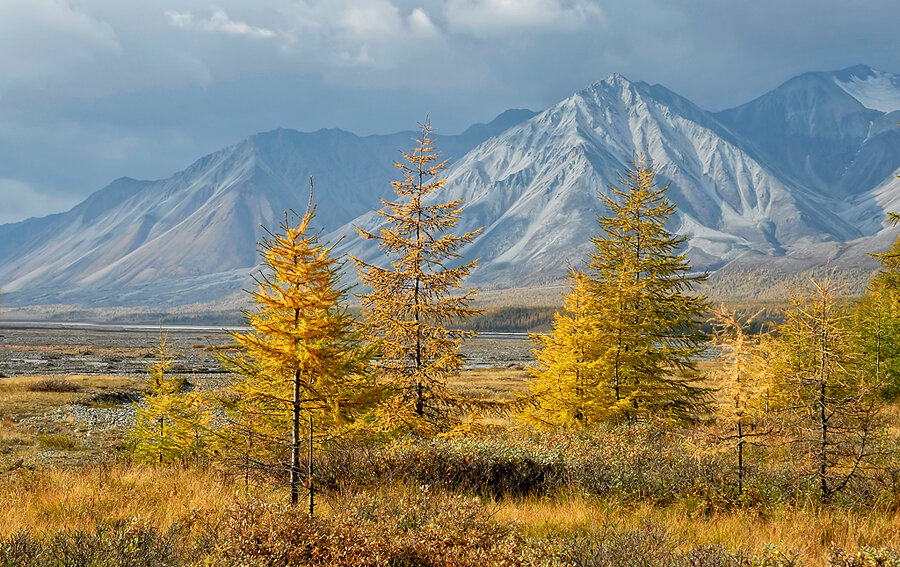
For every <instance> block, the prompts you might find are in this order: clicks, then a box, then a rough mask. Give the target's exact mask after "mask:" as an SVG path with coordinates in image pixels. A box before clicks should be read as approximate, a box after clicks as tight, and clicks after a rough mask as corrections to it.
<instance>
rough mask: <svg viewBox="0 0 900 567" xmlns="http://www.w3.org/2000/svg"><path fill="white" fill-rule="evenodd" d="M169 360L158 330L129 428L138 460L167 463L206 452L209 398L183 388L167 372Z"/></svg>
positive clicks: (178, 381) (208, 429)
mask: <svg viewBox="0 0 900 567" xmlns="http://www.w3.org/2000/svg"><path fill="white" fill-rule="evenodd" d="M173 364H174V361H173V359H172V355H171V352H170V350H169V349H168V347H167V344H166V337H165V336H164V335H162V334H160V342H159V345H158V346H157V353H156V361H155V362H153V363H152V364H151V365H150V366H149V367H148V371H149V373H150V376H149V377H148V379H147V386H148V388H147V392H146V393H145V394H144V396H143V399H142V401H141V403H140V404H137V407H136V412H135V423H134V427H132V429H131V430H130V431H129V437H130V438H131V439H132V442H133V443H134V455H135V458H137V459H138V460H140V461H145V462H151V463H155V464H167V463H171V462H174V461H178V460H181V459H187V458H203V457H206V456H208V454H209V452H210V447H211V440H212V439H211V437H212V436H211V433H210V432H211V424H212V402H211V400H210V399H209V398H208V396H206V395H205V393H203V392H200V391H197V390H195V391H192V392H188V391H184V389H185V380H184V378H183V377H181V376H177V375H175V376H173V375H172V374H171V373H170V370H171V369H172V366H173Z"/></svg>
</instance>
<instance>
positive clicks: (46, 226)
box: [0, 67, 900, 306]
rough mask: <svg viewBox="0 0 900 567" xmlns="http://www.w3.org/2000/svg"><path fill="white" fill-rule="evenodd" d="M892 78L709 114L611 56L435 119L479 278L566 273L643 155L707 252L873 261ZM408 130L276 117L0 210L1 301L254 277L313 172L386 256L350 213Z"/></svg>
mask: <svg viewBox="0 0 900 567" xmlns="http://www.w3.org/2000/svg"><path fill="white" fill-rule="evenodd" d="M897 84H898V80H896V76H894V75H890V74H887V73H882V72H879V71H874V70H872V69H869V68H867V67H854V68H851V69H847V70H844V71H840V72H835V73H809V74H806V75H802V76H800V77H797V78H795V79H792V80H790V81H788V82H787V83H785V84H784V85H782V86H781V87H779V88H778V89H775V90H774V91H772V92H771V93H768V94H766V95H763V96H762V97H759V98H757V99H755V100H754V101H751V102H749V103H747V104H746V105H743V106H740V107H738V108H736V109H732V110H729V111H724V112H721V113H715V114H714V113H710V112H707V111H705V110H703V109H701V108H699V107H697V106H696V105H694V104H693V103H691V102H690V101H689V100H687V99H685V98H683V97H681V96H679V95H677V94H676V93H673V92H672V91H669V90H668V89H666V88H664V87H662V86H660V85H649V84H647V83H642V82H631V81H629V80H627V79H625V78H624V77H622V76H619V75H613V76H610V77H608V78H607V79H604V80H602V81H599V82H597V83H594V84H593V85H591V86H590V87H588V88H586V89H584V90H582V91H580V92H578V93H575V94H574V95H572V96H571V97H569V98H567V99H565V100H563V101H560V102H559V103H558V104H556V105H554V106H552V107H551V108H549V109H547V110H545V111H544V112H541V113H539V114H535V113H533V112H531V111H526V110H513V111H507V112H506V113H504V114H502V115H500V116H498V117H497V118H496V119H495V120H494V121H492V122H491V123H489V124H481V125H475V126H473V127H471V128H469V129H467V130H466V131H465V132H463V133H462V134H460V135H457V136H439V137H437V139H436V146H437V147H438V149H439V150H441V152H442V155H443V157H445V158H450V159H451V166H450V168H449V169H448V170H447V185H446V187H447V192H446V193H445V194H444V195H442V196H440V197H439V198H441V199H453V198H460V199H462V200H463V205H464V207H465V210H464V212H463V215H462V219H461V226H460V227H458V230H460V231H468V230H474V229H477V228H479V227H484V230H483V232H482V233H481V234H480V235H479V237H478V238H477V240H476V241H475V242H474V243H473V244H472V246H470V247H469V248H468V249H467V250H466V251H465V253H466V256H467V258H479V266H478V269H477V270H475V271H474V272H473V276H472V281H473V282H474V283H476V284H477V285H479V286H481V287H483V288H505V287H521V286H536V285H543V284H547V283H558V282H560V281H562V280H564V279H565V276H566V272H567V269H568V267H569V266H573V265H578V264H579V263H580V262H582V261H583V259H584V258H585V257H586V254H587V253H588V252H589V251H590V249H591V243H590V238H591V237H592V236H595V235H596V234H597V232H598V228H597V217H598V215H601V214H604V210H603V205H602V199H601V198H600V195H599V193H600V192H602V191H605V190H606V188H607V187H608V186H610V185H618V176H619V175H620V174H621V173H622V172H623V171H625V170H626V169H627V168H628V167H629V166H630V162H631V160H632V157H633V156H635V155H646V156H647V157H649V158H650V159H651V160H652V161H653V163H654V164H655V166H656V167H657V170H658V177H657V181H658V182H659V183H660V184H662V185H665V184H670V189H669V193H668V195H669V198H670V200H672V201H673V202H674V203H675V204H676V205H677V212H676V214H675V216H673V218H672V219H670V224H669V228H670V230H672V231H674V232H677V233H679V234H682V235H684V236H685V237H686V238H687V243H686V249H685V252H686V253H687V255H688V257H689V259H690V260H691V262H692V263H693V265H694V266H695V267H696V268H698V269H708V270H717V269H721V270H725V271H726V272H727V271H728V270H729V269H734V270H739V271H741V273H745V272H747V271H748V270H752V269H754V266H763V265H766V266H768V265H773V266H775V265H777V267H778V269H781V270H790V269H806V268H808V267H809V266H810V265H815V264H823V263H824V262H825V261H826V260H827V259H828V258H836V259H837V260H836V261H839V262H840V265H841V266H842V267H848V268H854V269H856V268H862V269H868V267H871V266H872V265H873V261H872V260H871V259H870V258H868V257H867V256H866V252H868V251H870V250H875V249H877V246H878V245H880V244H882V243H884V242H887V241H890V239H892V238H893V234H895V231H894V229H887V228H885V225H884V222H883V219H884V216H885V211H888V210H900V181H898V180H897V179H896V178H895V176H896V175H897V174H900V130H898V129H897V127H896V123H897V121H898V120H900V110H896V109H895V110H891V111H890V112H888V110H890V109H891V108H893V106H894V102H895V100H894V98H893V94H892V93H893V90H892V89H895V87H896V86H897ZM898 93H900V90H898ZM415 137H416V133H415V132H399V133H396V134H389V135H383V136H366V137H359V136H355V135H354V134H351V133H348V132H344V131H341V130H320V131H317V132H312V133H301V132H296V131H293V130H275V131H272V132H266V133H262V134H257V135H255V136H251V137H250V138H248V139H246V140H244V141H242V142H241V143H239V144H236V145H234V146H231V147H229V148H225V149H223V150H221V151H219V152H216V153H214V154H211V155H209V156H206V157H204V158H202V159H200V160H198V161H197V162H195V163H194V164H192V165H191V166H190V167H188V168H187V169H185V170H184V171H181V172H179V173H177V174H175V175H173V176H172V177H170V178H168V179H165V180H159V181H136V180H133V179H127V178H123V179H120V180H117V181H115V182H113V183H112V184H111V185H110V186H108V187H107V188H105V189H103V190H101V191H98V192H97V193H95V194H94V195H92V196H91V197H90V198H88V199H87V200H86V201H85V202H83V203H81V204H80V205H78V206H76V207H75V208H73V209H72V210H71V211H69V212H67V213H63V214H59V215H52V216H50V217H46V218H42V219H29V220H27V221H23V222H21V223H15V224H8V225H2V226H0V288H2V289H3V290H4V303H5V304H6V305H16V304H18V305H23V304H37V303H63V302H65V303H82V304H86V305H98V306H100V305H138V304H143V305H150V304H152V305H158V306H162V305H179V304H188V303H194V302H199V301H212V300H215V299H217V298H220V297H222V296H224V295H227V294H229V293H233V292H234V291H235V290H237V289H240V287H241V286H246V285H248V283H249V282H250V280H249V278H248V277H247V273H248V271H250V270H251V269H252V268H253V267H254V266H255V265H256V263H257V250H256V242H257V241H258V240H259V237H260V232H261V230H260V228H259V225H261V224H262V225H265V226H269V227H272V226H275V225H277V223H278V220H279V219H280V218H281V216H282V215H283V212H284V211H285V210H287V209H290V208H298V207H301V208H302V207H304V206H305V205H306V196H307V190H308V185H307V184H308V178H309V176H310V175H314V176H315V180H316V203H317V216H316V223H317V225H318V226H319V227H321V228H322V231H323V234H324V237H325V239H327V240H329V241H332V242H339V244H338V248H337V250H336V252H338V253H343V252H352V253H353V254H355V255H357V256H359V257H362V258H365V259H367V260H369V261H380V262H384V261H385V259H384V258H383V257H382V256H381V255H380V253H379V251H378V250H377V248H376V246H375V244H374V243H373V242H371V241H366V242H363V241H361V240H360V239H359V238H358V236H357V231H356V228H355V226H361V227H364V228H367V229H368V230H370V231H371V230H377V228H378V225H379V223H380V218H379V217H378V216H377V215H376V214H375V213H374V212H373V209H375V208H377V207H379V206H380V199H381V198H383V197H391V196H392V195H393V191H392V189H391V186H390V183H389V181H390V180H392V179H396V178H397V172H396V170H395V168H394V167H393V162H394V160H396V159H398V158H400V157H401V155H400V151H401V150H408V149H409V148H410V147H412V144H413V142H412V140H413V139H414V138H415ZM341 238H343V240H341ZM723 266H724V267H723ZM791 266H794V268H792V267H791ZM350 272H351V277H352V270H351V271H350Z"/></svg>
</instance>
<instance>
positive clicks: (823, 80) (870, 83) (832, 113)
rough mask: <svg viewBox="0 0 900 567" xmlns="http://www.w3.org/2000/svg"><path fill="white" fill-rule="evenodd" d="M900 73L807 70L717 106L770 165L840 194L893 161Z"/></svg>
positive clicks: (857, 188)
mask: <svg viewBox="0 0 900 567" xmlns="http://www.w3.org/2000/svg"><path fill="white" fill-rule="evenodd" d="M896 110H900V76H897V75H891V74H889V73H884V72H881V71H876V70H874V69H872V68H870V67H866V66H865V65H857V66H855V67H850V68H848V69H844V70H842V71H835V72H825V73H806V74H803V75H800V76H799V77H795V78H793V79H791V80H789V81H787V82H785V83H784V84H783V85H781V86H779V87H778V88H776V89H774V90H773V91H771V92H769V93H766V94H764V95H762V96H760V97H758V98H756V99H754V100H752V101H750V102H748V103H746V104H743V105H741V106H738V107H736V108H733V109H730V110H725V111H723V112H720V113H718V114H716V118H717V119H719V120H721V121H722V122H723V123H724V124H726V125H727V126H728V127H729V128H731V129H732V130H734V131H735V132H737V133H738V134H740V135H741V136H743V137H745V138H746V139H748V140H750V141H751V142H752V144H753V146H754V149H755V151H757V152H759V154H760V155H761V156H763V158H764V159H765V160H766V161H767V162H769V163H771V165H772V166H773V167H775V168H777V169H778V170H780V171H783V172H784V173H786V174H787V175H788V176H791V177H793V178H794V179H795V180H796V181H797V182H799V183H800V184H802V185H804V186H807V187H809V188H811V189H813V190H815V191H817V192H819V193H820V194H823V195H828V196H831V197H834V198H838V199H845V198H849V197H852V196H854V195H857V194H859V193H861V192H864V191H866V190H868V189H871V188H872V187H873V186H874V185H876V184H878V183H880V182H881V181H883V180H884V179H885V178H886V177H887V176H888V175H889V174H890V172H892V171H893V170H894V169H895V167H896V160H897V158H896V156H897V155H900V131H898V129H897V127H896V126H897V120H896V119H890V118H889V117H887V116H886V114H887V113H888V112H892V111H896Z"/></svg>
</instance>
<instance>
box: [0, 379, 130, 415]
mask: <svg viewBox="0 0 900 567" xmlns="http://www.w3.org/2000/svg"><path fill="white" fill-rule="evenodd" d="M50 380H57V381H60V380H64V381H65V382H66V383H67V384H69V385H70V386H71V389H69V391H58V390H59V389H53V388H43V387H42V384H46V383H47V382H48V381H50ZM142 388H143V381H142V380H141V379H139V378H130V377H126V376H107V375H82V374H72V375H68V376H66V377H65V378H64V379H63V378H60V377H59V376H45V375H35V376H20V377H15V378H3V379H0V417H12V418H16V419H21V418H25V417H33V416H38V415H43V414H45V413H47V412H48V411H51V410H53V409H56V408H58V407H60V406H64V405H66V404H74V403H79V402H86V401H87V400H89V399H90V397H91V396H92V395H96V394H100V393H104V392H115V391H121V390H140V389H142Z"/></svg>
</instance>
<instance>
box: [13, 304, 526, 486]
mask: <svg viewBox="0 0 900 567" xmlns="http://www.w3.org/2000/svg"><path fill="white" fill-rule="evenodd" d="M163 335H164V336H165V338H166V344H167V350H168V351H169V352H170V355H171V356H173V357H174V359H175V364H174V366H173V368H172V370H171V371H172V372H176V373H182V374H184V375H185V377H186V379H187V380H188V382H189V383H190V384H191V385H192V386H193V387H199V388H215V387H217V386H218V385H219V384H221V382H222V380H223V379H225V378H226V374H225V373H223V372H222V370H221V368H220V365H219V363H218V361H217V360H216V358H215V351H216V349H218V348H223V347H225V348H227V347H228V345H230V344H231V343H232V339H231V337H230V336H229V335H228V334H227V332H225V331H224V330H222V329H215V328H204V327H170V328H167V329H165V330H164V331H163ZM159 344H160V330H159V328H155V329H154V328H152V327H149V326H136V325H134V326H126V325H119V326H102V325H76V324H52V323H51V324H35V323H18V324H16V323H3V322H0V472H2V471H3V470H9V469H11V468H16V467H19V466H38V465H43V464H48V463H53V464H66V463H72V464H74V463H83V462H85V461H94V460H103V459H108V458H110V457H111V456H112V455H114V454H115V453H116V452H117V451H118V450H119V449H121V448H122V447H123V445H124V443H125V442H126V437H125V433H126V431H127V430H128V428H129V427H130V426H131V425H132V424H133V422H134V414H135V402H139V401H140V399H141V392H142V390H143V388H144V387H145V384H144V379H145V378H146V377H147V376H148V374H147V367H148V366H149V365H150V364H152V363H153V362H154V361H156V360H157V356H158V347H159ZM531 348H532V343H531V341H530V340H528V338H527V337H526V336H525V335H502V334H494V335H490V334H485V335H481V336H480V337H478V338H477V339H475V340H472V341H470V342H469V343H468V344H467V345H466V347H465V348H464V356H465V357H466V361H467V366H468V367H469V368H470V369H471V370H470V371H469V372H468V373H464V374H466V375H467V376H473V377H475V378H474V380H475V381H476V382H478V385H477V386H475V387H474V389H472V392H471V393H473V394H475V395H485V394H486V395H495V394H496V392H494V391H493V390H496V389H498V388H499V389H504V390H505V389H508V388H509V385H508V384H507V383H506V381H507V380H513V382H514V383H515V384H516V387H519V386H523V384H521V380H522V377H521V376H519V375H522V376H524V375H525V373H524V372H523V371H522V370H521V368H522V366H523V365H525V364H528V363H529V362H530V361H531V359H532V353H531ZM489 368H508V369H512V370H510V372H511V373H512V374H515V376H514V377H513V378H508V377H506V375H505V374H504V373H500V374H496V373H495V374H496V375H492V376H491V378H490V379H488V380H486V379H485V378H484V377H482V376H481V373H483V372H484V371H486V370H484V369H489ZM498 376H499V378H498ZM48 380H49V381H53V380H58V381H62V382H64V383H67V384H69V385H70V386H71V390H70V391H57V389H54V388H52V387H51V388H50V389H49V390H47V391H42V390H41V389H40V387H39V385H38V383H39V382H41V381H48ZM468 381H469V380H468V379H467V377H466V376H462V375H461V376H460V377H457V378H456V379H455V383H458V384H461V388H462V389H464V390H469V388H470V387H469V385H468V384H462V383H463V382H468ZM494 382H496V383H494ZM513 382H511V383H513ZM482 390H484V391H482Z"/></svg>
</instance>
